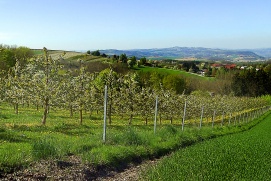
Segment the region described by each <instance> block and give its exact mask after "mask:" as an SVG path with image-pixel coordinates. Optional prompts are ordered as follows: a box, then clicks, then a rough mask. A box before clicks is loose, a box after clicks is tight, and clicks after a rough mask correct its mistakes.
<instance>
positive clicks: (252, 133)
mask: <svg viewBox="0 0 271 181" xmlns="http://www.w3.org/2000/svg"><path fill="white" fill-rule="evenodd" d="M270 122H271V114H269V115H268V116H267V117H265V118H264V120H263V121H261V122H260V123H259V124H258V125H257V126H255V127H253V128H252V129H250V130H248V131H245V132H240V133H237V134H231V135H226V136H223V137H219V138H215V139H212V140H208V141H204V142H201V143H198V144H195V145H193V146H191V147H187V148H185V149H180V150H179V151H178V152H176V153H174V154H172V155H171V156H170V157H167V158H165V159H163V160H162V161H161V162H160V163H159V164H158V165H156V166H154V167H153V168H151V169H149V170H148V171H147V172H145V173H144V174H143V175H144V176H143V178H144V180H270V179H271V161H270V158H271V152H270V150H271V137H270V133H271V124H270Z"/></svg>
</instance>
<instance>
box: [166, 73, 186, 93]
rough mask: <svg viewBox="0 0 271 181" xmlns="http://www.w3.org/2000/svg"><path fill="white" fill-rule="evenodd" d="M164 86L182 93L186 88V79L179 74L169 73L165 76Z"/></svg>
mask: <svg viewBox="0 0 271 181" xmlns="http://www.w3.org/2000/svg"><path fill="white" fill-rule="evenodd" d="M163 86H164V88H166V89H168V90H173V91H174V92H176V94H181V93H183V91H184V90H185V87H186V86H185V81H184V79H182V78H181V77H180V76H177V75H173V74H171V75H167V76H165V77H164V78H163Z"/></svg>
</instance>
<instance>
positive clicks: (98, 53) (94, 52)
mask: <svg viewBox="0 0 271 181" xmlns="http://www.w3.org/2000/svg"><path fill="white" fill-rule="evenodd" d="M91 55H93V56H100V55H101V53H100V51H99V50H96V51H93V52H91Z"/></svg>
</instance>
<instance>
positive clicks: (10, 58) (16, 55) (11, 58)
mask: <svg viewBox="0 0 271 181" xmlns="http://www.w3.org/2000/svg"><path fill="white" fill-rule="evenodd" d="M33 55H34V54H33V52H32V51H31V50H30V49H29V48H27V47H18V48H16V47H9V46H2V47H0V70H5V71H7V70H9V69H10V68H11V67H13V66H14V65H15V64H16V61H17V62H19V63H20V65H21V66H24V65H25V64H26V63H27V61H28V60H29V59H30V58H31V57H32V56H33Z"/></svg>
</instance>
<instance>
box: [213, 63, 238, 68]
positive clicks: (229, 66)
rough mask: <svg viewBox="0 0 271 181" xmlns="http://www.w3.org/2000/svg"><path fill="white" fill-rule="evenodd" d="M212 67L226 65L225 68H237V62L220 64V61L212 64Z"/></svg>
mask: <svg viewBox="0 0 271 181" xmlns="http://www.w3.org/2000/svg"><path fill="white" fill-rule="evenodd" d="M211 67H212V68H221V67H224V68H225V69H234V68H236V64H219V63H214V64H212V65H211Z"/></svg>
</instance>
